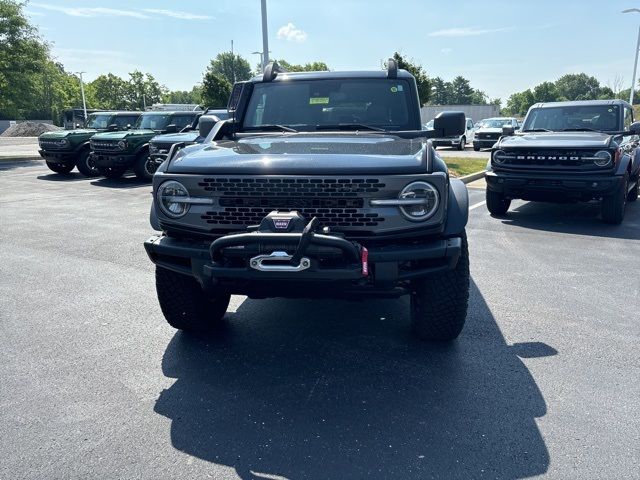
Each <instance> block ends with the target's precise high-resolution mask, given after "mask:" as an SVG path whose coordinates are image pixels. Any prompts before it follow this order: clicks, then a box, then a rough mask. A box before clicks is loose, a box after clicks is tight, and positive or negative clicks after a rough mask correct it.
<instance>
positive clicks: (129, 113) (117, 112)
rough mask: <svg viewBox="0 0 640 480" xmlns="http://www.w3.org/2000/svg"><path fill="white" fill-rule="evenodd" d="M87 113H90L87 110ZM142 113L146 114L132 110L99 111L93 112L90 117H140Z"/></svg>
mask: <svg viewBox="0 0 640 480" xmlns="http://www.w3.org/2000/svg"><path fill="white" fill-rule="evenodd" d="M87 112H88V110H87ZM142 113H144V112H138V111H135V110H132V111H127V110H113V111H111V110H99V111H96V112H91V113H90V115H93V114H100V115H140V114H142Z"/></svg>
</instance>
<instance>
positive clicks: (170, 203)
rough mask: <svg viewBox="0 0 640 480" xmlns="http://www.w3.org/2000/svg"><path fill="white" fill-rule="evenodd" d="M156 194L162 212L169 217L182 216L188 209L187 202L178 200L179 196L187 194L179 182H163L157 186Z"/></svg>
mask: <svg viewBox="0 0 640 480" xmlns="http://www.w3.org/2000/svg"><path fill="white" fill-rule="evenodd" d="M156 196H157V200H158V205H160V209H161V210H162V212H163V213H164V214H165V215H167V216H169V217H171V218H179V217H182V216H183V215H185V214H186V213H187V211H188V210H189V204H188V203H186V202H181V201H180V197H188V196H189V192H188V191H187V189H186V188H185V186H184V185H182V184H181V183H180V182H176V181H175V180H169V181H168V182H164V183H163V184H161V185H160V186H159V187H158V192H157V194H156Z"/></svg>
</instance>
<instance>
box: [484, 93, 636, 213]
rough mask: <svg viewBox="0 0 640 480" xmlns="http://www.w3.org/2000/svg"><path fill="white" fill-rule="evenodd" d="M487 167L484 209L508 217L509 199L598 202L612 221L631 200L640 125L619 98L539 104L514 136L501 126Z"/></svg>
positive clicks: (530, 110)
mask: <svg viewBox="0 0 640 480" xmlns="http://www.w3.org/2000/svg"><path fill="white" fill-rule="evenodd" d="M503 133H504V135H503V136H502V137H501V138H500V140H498V142H497V143H496V144H495V145H494V146H493V150H492V152H491V160H490V163H489V165H488V168H487V170H488V171H487V176H486V179H487V208H488V210H489V212H491V213H492V214H494V215H504V214H505V213H507V210H508V209H509V206H510V204H511V200H512V199H516V198H521V199H524V200H533V201H536V200H537V201H545V202H571V201H589V200H594V199H595V200H600V201H601V215H602V219H603V220H604V221H605V222H607V223H613V224H618V223H621V222H622V220H623V218H624V212H625V207H626V203H627V201H630V202H633V201H635V200H636V199H637V198H638V177H639V176H640V152H639V151H638V150H637V149H636V147H637V145H638V137H637V135H638V134H639V133H640V123H634V122H633V109H632V108H631V105H629V104H628V103H627V102H625V101H623V100H589V101H578V102H553V103H538V104H535V105H533V106H532V107H531V108H530V109H529V112H528V113H527V117H526V118H525V121H524V125H523V128H522V130H521V131H520V132H517V133H515V134H514V132H513V129H510V128H505V129H504V132H503Z"/></svg>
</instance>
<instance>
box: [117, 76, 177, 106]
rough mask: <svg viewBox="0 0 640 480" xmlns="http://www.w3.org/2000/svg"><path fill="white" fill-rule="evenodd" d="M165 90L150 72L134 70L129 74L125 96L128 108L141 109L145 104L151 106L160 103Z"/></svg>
mask: <svg viewBox="0 0 640 480" xmlns="http://www.w3.org/2000/svg"><path fill="white" fill-rule="evenodd" d="M166 92H167V87H165V86H164V85H160V84H159V83H158V82H157V81H156V79H155V78H154V77H153V75H151V74H150V73H146V74H145V73H142V72H140V71H139V70H134V71H133V72H131V73H130V74H129V82H128V88H127V95H126V98H127V100H128V102H127V103H128V105H129V108H131V109H133V110H143V109H144V105H145V104H146V105H148V106H151V105H153V104H154V103H160V102H161V101H162V97H163V96H164V95H165V93H166ZM143 95H144V97H143Z"/></svg>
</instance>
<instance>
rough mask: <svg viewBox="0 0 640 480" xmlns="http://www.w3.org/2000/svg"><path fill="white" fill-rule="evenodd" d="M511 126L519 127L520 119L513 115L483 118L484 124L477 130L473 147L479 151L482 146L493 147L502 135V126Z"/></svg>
mask: <svg viewBox="0 0 640 480" xmlns="http://www.w3.org/2000/svg"><path fill="white" fill-rule="evenodd" d="M504 126H509V127H511V128H513V129H514V131H515V130H517V129H518V121H517V120H516V119H515V118H513V117H496V118H486V119H484V120H482V126H481V127H480V128H478V129H477V130H476V132H475V137H474V139H473V149H474V150H475V151H476V152H478V151H480V149H481V148H491V147H493V144H494V143H496V142H497V141H498V139H499V138H500V137H501V136H502V127H504Z"/></svg>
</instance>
